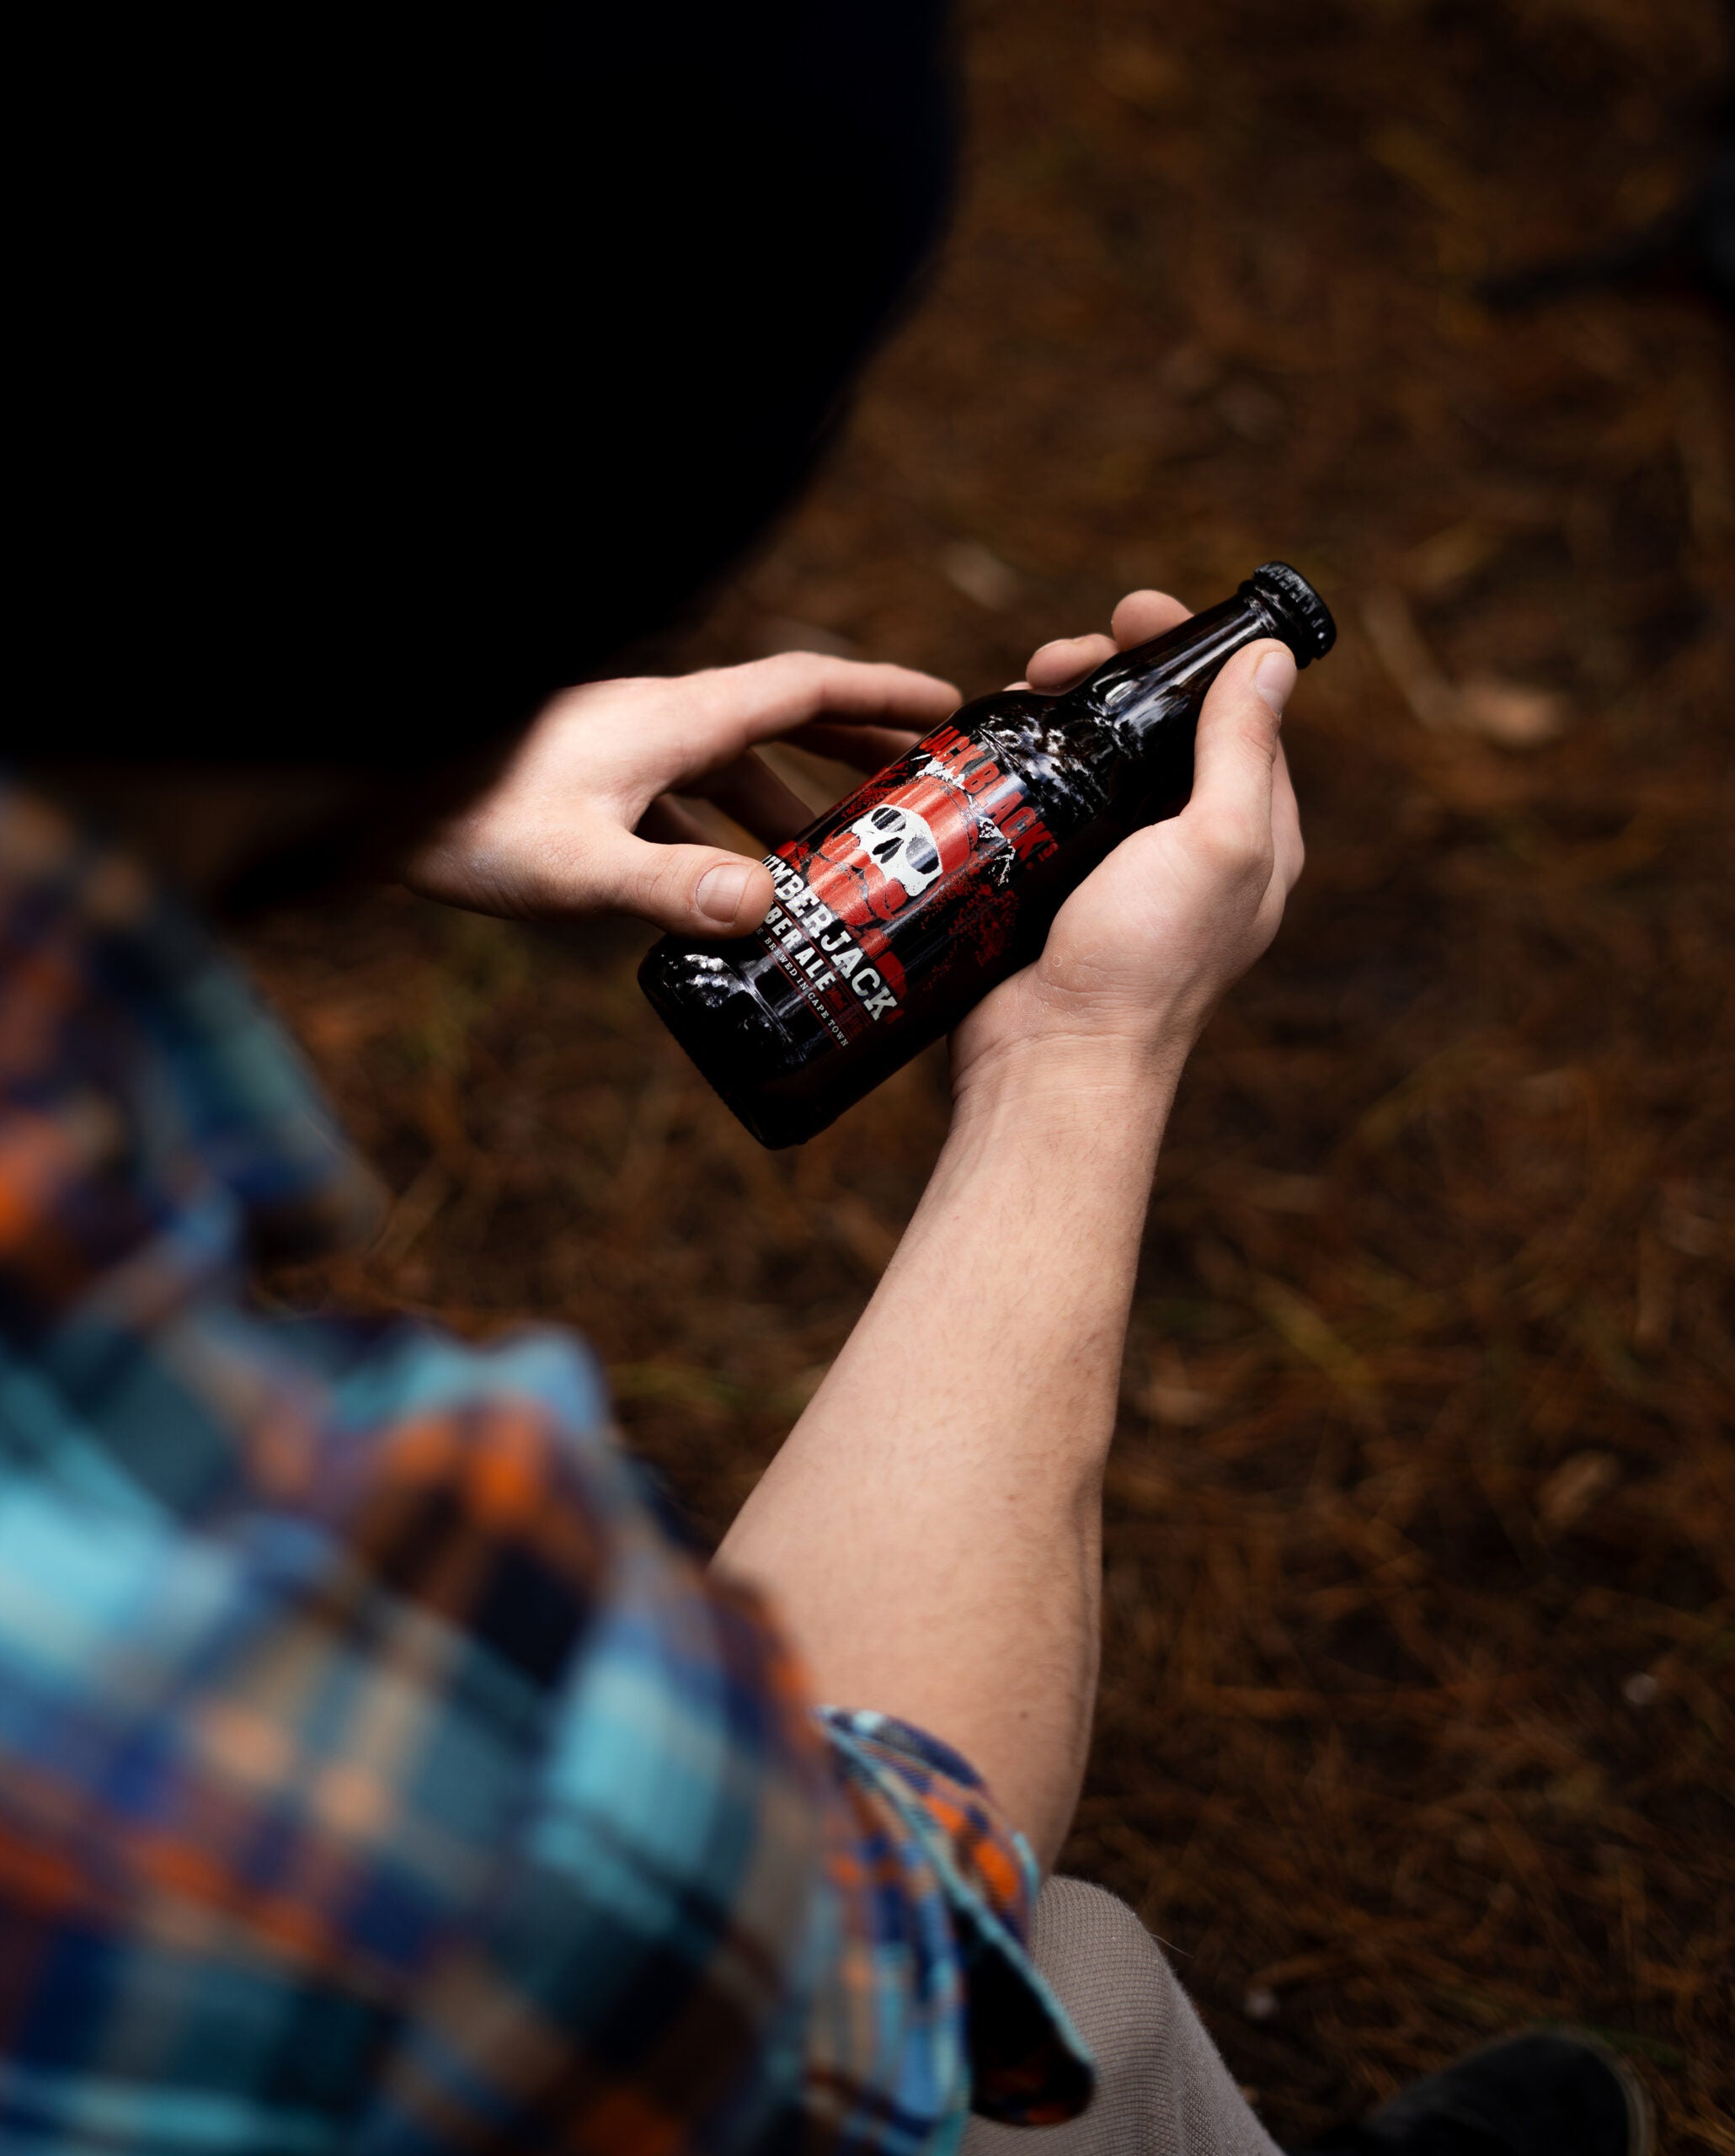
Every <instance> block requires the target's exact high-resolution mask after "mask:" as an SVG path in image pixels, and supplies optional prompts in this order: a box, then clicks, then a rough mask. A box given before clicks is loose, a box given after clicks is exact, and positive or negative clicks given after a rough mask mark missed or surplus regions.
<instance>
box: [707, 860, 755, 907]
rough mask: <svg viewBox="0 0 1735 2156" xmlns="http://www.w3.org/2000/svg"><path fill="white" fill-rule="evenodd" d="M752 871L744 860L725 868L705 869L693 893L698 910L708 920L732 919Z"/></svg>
mask: <svg viewBox="0 0 1735 2156" xmlns="http://www.w3.org/2000/svg"><path fill="white" fill-rule="evenodd" d="M752 873H753V871H752V869H751V868H750V867H748V865H747V863H746V862H745V861H743V862H739V863H736V864H734V865H732V866H731V867H727V868H708V869H707V870H706V872H705V873H704V874H703V875H702V877H701V878H699V888H698V889H697V891H695V892H694V894H693V896H694V898H695V899H697V901H698V906H699V911H700V912H701V913H702V914H703V915H705V916H706V918H707V920H709V921H724V922H728V921H733V920H734V917H735V915H736V913H737V912H738V911H739V908H740V904H741V894H742V893H743V892H744V891H745V889H746V888H747V879H748V878H749V877H750V875H751V874H752Z"/></svg>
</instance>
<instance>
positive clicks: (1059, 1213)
mask: <svg viewBox="0 0 1735 2156" xmlns="http://www.w3.org/2000/svg"><path fill="white" fill-rule="evenodd" d="M1171 1091H1172V1084H1171V1082H1170V1081H1168V1080H1166V1079H1165V1078H1162V1077H1160V1076H1157V1075H1154V1074H1153V1072H1152V1071H1151V1070H1150V1066H1149V1065H1148V1063H1142V1062H1141V1063H1137V1064H1135V1063H1134V1061H1133V1059H1126V1060H1124V1062H1117V1061H1115V1060H1114V1059H1113V1058H1112V1057H1110V1056H1109V1055H1108V1054H1106V1053H1099V1052H1097V1051H1096V1050H1094V1049H1093V1050H1092V1051H1091V1052H1090V1054H1089V1055H1088V1057H1086V1056H1085V1055H1084V1054H1083V1053H1082V1052H1080V1054H1077V1055H1076V1056H1068V1055H1066V1054H1060V1053H1057V1052H1048V1053H1045V1054H1044V1056H1043V1057H1042V1058H1039V1059H1038V1058H1034V1057H1033V1058H1032V1059H1030V1064H1029V1067H1028V1068H1027V1069H1023V1070H1017V1071H1014V1072H1012V1073H1011V1074H1009V1075H1007V1076H1006V1078H1005V1079H1004V1080H1003V1081H996V1082H995V1083H994V1084H992V1085H991V1086H988V1085H985V1086H982V1087H980V1088H979V1089H978V1090H977V1091H975V1092H974V1094H973V1095H972V1096H969V1097H967V1098H966V1099H965V1101H964V1102H963V1103H962V1104H961V1106H960V1108H959V1111H958V1118H957V1120H956V1122H955V1124H954V1127H953V1133H952V1135H951V1137H950V1138H949V1139H948V1143H947V1145H946V1148H945V1150H944V1151H943V1153H942V1155H941V1158H940V1161H939V1163H938V1165H937V1168H936V1170H935V1172H934V1176H933V1178H932V1182H930V1184H929V1186H928V1189H927V1192H926V1195H925V1196H924V1198H923V1199H922V1202H921V1206H920V1207H919V1208H918V1209H917V1212H916V1217H915V1219H913V1220H912V1221H911V1223H910V1228H909V1230H908V1232H907V1233H906V1235H905V1238H904V1241H903V1242H902V1244H901V1245H900V1247H899V1250H898V1251H897V1254H896V1256H895V1257H894V1259H893V1260H892V1262H891V1264H890V1266H889V1267H888V1268H887V1271H886V1273H885V1276H884V1278H883V1279H882V1281H881V1282H880V1284H879V1287H878V1290H877V1292H876V1293H875V1294H874V1296H873V1300H872V1302H871V1303H870V1304H869V1305H868V1310H867V1311H866V1313H865V1314H864V1315H863V1316H862V1321H861V1323H860V1324H859V1325H858V1326H857V1328H856V1330H855V1331H854V1332H853V1333H852V1334H851V1337H850V1340H849V1342H848V1343H847V1344H846V1347H845V1348H844V1351H843V1353H841V1355H840V1356H839V1358H838V1359H837V1361H836V1362H835V1364H834V1365H833V1366H832V1369H831V1370H830V1373H829V1374H828V1375H827V1377H826V1379H825V1383H824V1385H822V1386H821V1387H820V1389H819V1392H818V1393H817V1394H816V1395H815V1396H814V1400H813V1401H812V1404H811V1405H810V1406H809V1408H808V1411H807V1412H806V1413H805V1414H804V1415H803V1417H802V1418H801V1420H800V1422H798V1424H797V1425H796V1427H795V1428H794V1429H793V1431H792V1432H791V1433H790V1435H789V1438H788V1439H787V1442H786V1443H785V1444H784V1446H783V1448H782V1451H781V1452H780V1453H779V1454H778V1455H777V1459H776V1460H774V1461H773V1462H772V1464H771V1468H770V1469H769V1470H768V1471H767V1473H766V1476H765V1477H764V1479H763V1480H762V1481H761V1483H760V1485H759V1487H758V1488H757V1489H756V1490H755V1492H754V1494H753V1496H752V1497H750V1499H749V1500H748V1502H747V1503H746V1505H745V1507H744V1508H743V1509H742V1512H741V1514H740V1516H739V1518H738V1519H737V1520H736V1522H735V1524H734V1527H733V1528H732V1529H730V1532H729V1535H728V1537H727V1538H726V1540H725V1541H724V1543H723V1548H722V1550H721V1552H720V1553H719V1561H721V1562H723V1563H724V1564H726V1565H727V1566H729V1567H730V1568H732V1569H734V1570H735V1571H737V1572H741V1573H744V1574H745V1575H747V1576H749V1577H752V1578H754V1579H755V1580H757V1581H759V1582H761V1583H762V1584H763V1585H764V1586H765V1587H766V1588H767V1589H768V1590H769V1591H770V1593H771V1594H772V1596H773V1597H774V1598H775V1600H776V1602H777V1606H778V1609H779V1611H780V1613H781V1615H782V1619H783V1621H784V1622H785V1623H786V1624H787V1625H788V1626H789V1628H790V1629H791V1630H792V1632H793V1636H794V1638H795V1641H796V1643H797V1645H798V1647H799V1649H800V1651H801V1652H802V1654H803V1657H804V1658H805V1660H806V1662H807V1663H808V1665H809V1669H810V1671H811V1673H812V1674H813V1677H814V1681H815V1683H816V1684H817V1686H818V1688H819V1693H820V1695H821V1696H822V1697H824V1698H825V1699H828V1700H833V1701H835V1702H837V1703H839V1704H841V1705H851V1706H863V1707H876V1708H878V1709H881V1710H884V1711H885V1712H887V1713H890V1714H894V1715H898V1716H902V1717H903V1718H905V1719H906V1720H908V1721H913V1722H916V1723H917V1724H918V1725H920V1726H921V1727H923V1728H926V1729H927V1730H930V1731H931V1732H932V1733H933V1734H934V1735H935V1736H937V1737H941V1738H942V1739H943V1740H945V1741H946V1742H948V1743H951V1744H953V1745H954V1746H956V1747H957V1748H958V1750H959V1751H961V1752H962V1753H964V1755H965V1756H966V1757H967V1758H969V1759H970V1760H971V1762H972V1763H973V1764H974V1765H975V1766H976V1767H977V1769H979V1770H980V1772H981V1773H982V1774H983V1775H984V1776H985V1778H986V1780H988V1782H989V1784H990V1786H991V1787H992V1788H993V1789H994V1790H995V1791H996V1795H997V1796H998V1797H999V1798H1000V1800H1001V1802H1002V1803H1003V1804H1004V1805H1005V1806H1006V1809H1007V1811H1008V1812H1010V1814H1011V1816H1012V1818H1013V1820H1014V1821H1015V1822H1016V1823H1017V1825H1019V1826H1020V1827H1022V1828H1023V1829H1024V1831H1025V1832H1026V1833H1028V1835H1029V1837H1030V1838H1031V1840H1032V1842H1033V1844H1034V1845H1035V1847H1036V1849H1037V1852H1038V1855H1039V1856H1040V1857H1041V1858H1042V1859H1043V1860H1044V1861H1045V1862H1046V1861H1048V1860H1051V1859H1052V1858H1053V1856H1054V1854H1055V1852H1056V1851H1057V1849H1058V1848H1059V1845H1060V1840H1061V1838H1063V1836H1064V1835H1065V1831H1066V1828H1067V1825H1068V1823H1069V1822H1070V1817H1071V1813H1072V1809H1073V1806H1074V1804H1075V1802H1076V1797H1077V1791H1078V1785H1079V1780H1080V1777H1081V1774H1082V1771H1083V1764H1084V1755H1085V1750H1086V1745H1087V1743H1088V1741H1089V1733H1090V1721H1091V1711H1092V1703H1093V1700H1094V1695H1095V1690H1096V1674H1097V1629H1098V1578H1099V1569H1100V1559H1099V1552H1100V1541H1101V1488H1102V1466H1103V1462H1104V1460H1105V1457H1106V1455H1107V1452H1108V1443H1109V1439H1110V1438H1111V1436H1112V1434H1113V1427H1114V1412H1115V1401H1116V1397H1117V1394H1118V1384H1119V1375H1120V1367H1121V1356H1122V1351H1123V1347H1124V1339H1125V1332H1126V1321H1127V1310H1128V1305H1129V1299H1130V1297H1131V1294H1132V1285H1133V1276H1134V1269H1135V1267H1136V1264H1137V1260H1138V1251H1139V1243H1140V1235H1141V1233H1142V1230H1143V1227H1144V1222H1145V1210H1146V1206H1147V1203H1148V1201H1149V1196H1150V1178H1151V1173H1152V1170H1153V1168H1154V1166H1155V1164H1156V1148H1157V1142H1158V1139H1159V1137H1160V1135H1161V1128H1162V1123H1163V1119H1164V1118H1165V1116H1166V1113H1167V1110H1168V1105H1169V1099H1170V1095H1171Z"/></svg>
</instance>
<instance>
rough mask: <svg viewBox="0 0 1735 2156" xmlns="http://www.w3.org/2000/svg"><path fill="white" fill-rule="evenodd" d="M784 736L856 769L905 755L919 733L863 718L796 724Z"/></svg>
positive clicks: (867, 768)
mask: <svg viewBox="0 0 1735 2156" xmlns="http://www.w3.org/2000/svg"><path fill="white" fill-rule="evenodd" d="M784 739H786V740H788V741H791V742H793V744H795V746H796V747H797V748H798V749H806V750H810V751H811V752H812V753H813V755H816V756H827V757H829V758H830V760H831V761H832V762H833V763H835V764H848V765H849V766H851V769H852V770H855V771H878V770H880V769H881V767H882V766H884V765H886V764H889V763H893V762H894V761H895V760H896V759H897V758H898V757H900V756H906V755H909V753H910V750H912V749H913V748H914V747H915V746H916V743H917V742H918V741H919V740H921V734H913V733H911V732H910V729H909V728H907V727H902V726H871V725H869V724H868V723H867V722H866V721H865V720H864V721H863V722H862V724H861V725H859V726H851V725H847V724H845V723H838V722H832V721H827V720H820V721H819V722H817V723H815V724H814V725H812V726H802V727H798V728H796V730H795V732H794V733H793V734H786V735H785V736H784Z"/></svg>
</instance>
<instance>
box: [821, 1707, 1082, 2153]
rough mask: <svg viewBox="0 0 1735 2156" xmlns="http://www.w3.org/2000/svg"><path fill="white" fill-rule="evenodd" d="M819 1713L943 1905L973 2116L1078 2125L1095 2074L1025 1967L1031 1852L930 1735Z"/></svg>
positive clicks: (867, 1716)
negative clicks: (953, 1940) (924, 1867)
mask: <svg viewBox="0 0 1735 2156" xmlns="http://www.w3.org/2000/svg"><path fill="white" fill-rule="evenodd" d="M818 1711H819V1721H820V1722H821V1723H822V1725H823V1726H825V1730H826V1732H827V1734H828V1736H829V1737H830V1741H831V1745H832V1748H833V1750H834V1752H835V1753H836V1754H838V1755H839V1757H840V1758H841V1760H842V1761H843V1762H844V1763H845V1764H846V1766H847V1769H848V1770H849V1771H850V1772H851V1774H853V1775H854V1776H855V1777H856V1778H857V1779H858V1780H862V1782H864V1783H866V1784H867V1785H868V1786H869V1787H870V1788H872V1789H873V1790H874V1791H875V1792H876V1793H877V1794H878V1796H880V1797H881V1798H882V1799H883V1800H884V1801H885V1802H887V1803H888V1804H889V1805H890V1806H892V1808H893V1810H894V1812H896V1813H897V1815H898V1817H899V1819H900V1822H901V1823H902V1824H903V1826H904V1827H905V1828H906V1830H907V1831H908V1832H909V1833H910V1835H911V1836H912V1837H913V1838H915V1839H916V1841H918V1842H919V1843H920V1844H921V1849H922V1851H923V1853H924V1854H925V1855H926V1858H927V1859H928V1861H929V1862H930V1863H931V1864H932V1866H933V1868H934V1870H935V1873H936V1874H937V1877H938V1879H939V1881H940V1885H941V1887H942V1891H943V1892H944V1894H945V1896H946V1899H947V1903H948V1906H949V1908H950V1910H951V1913H952V1916H953V1922H954V1924H955V1926H956V1929H957V1935H958V1951H959V1954H960V1956H961V1959H962V1961H963V1963H964V1983H965V1991H966V1998H967V2009H966V2010H967V2015H968V2041H969V2055H970V2068H971V2076H972V2085H973V2093H972V2098H971V2108H972V2109H973V2110H974V2111H979V2112H980V2113H981V2114H982V2115H983V2116H985V2117H986V2118H990V2119H997V2120H999V2121H1001V2123H1002V2124H1004V2125H1007V2126H1057V2125H1059V2124H1060V2123H1061V2122H1062V2121H1064V2120H1066V2119H1070V2118H1076V2117H1077V2116H1078V2115H1079V2113H1080V2112H1081V2111H1083V2110H1084V2108H1085V2106H1086V2105H1087V2104H1088V2103H1089V2102H1090V2100H1091V2095H1092V2090H1093V2089H1094V2088H1095V2086H1096V2068H1095V2067H1094V2065H1093V2063H1092V2059H1091V2055H1090V2053H1089V2052H1088V2051H1086V2048H1085V2047H1084V2044H1083V2042H1082V2041H1081V2039H1080V2037H1079V2036H1078V2034H1077V2032H1076V2030H1075V2029H1074V2028H1073V2026H1072V2024H1071V2023H1070V2021H1069V2020H1068V2019H1067V2017H1066V2013H1065V2009H1064V2008H1063V2007H1062V2006H1061V2004H1060V2001H1059V1999H1056V1998H1055V1996H1054V1993H1053V1992H1052V1991H1051V1990H1050V1989H1049V1986H1048V1984H1047V1983H1046V1982H1045V1981H1044V1978H1043V1977H1042V1975H1041V1973H1040V1972H1038V1969H1037V1967H1036V1964H1035V1963H1034V1962H1033V1961H1032V1960H1031V1958H1030V1952H1029V1945H1028V1942H1029V1938H1030V1920H1031V1916H1032V1913H1033V1910H1034V1908H1035V1906H1036V1897H1037V1894H1038V1891H1039V1889H1040V1887H1041V1884H1042V1880H1041V1874H1040V1872H1039V1871H1038V1867H1037V1863H1036V1859H1035V1857H1034V1856H1033V1854H1032V1853H1031V1849H1030V1845H1029V1844H1028V1842H1027V1841H1026V1840H1025V1838H1024V1837H1023V1836H1022V1834H1021V1833H1018V1831H1017V1828H1014V1827H1012V1825H1011V1824H1010V1823H1009V1822H1007V1821H1006V1820H1005V1819H1004V1818H1002V1817H1001V1816H1000V1814H999V1812H997V1811H996V1808H995V1806H994V1803H993V1801H992V1799H991V1798H990V1796H989V1795H988V1793H987V1790H985V1788H984V1786H983V1784H982V1780H981V1777H980V1775H979V1774H977V1772H976V1770H975V1769H974V1767H972V1766H971V1765H970V1764H969V1761H968V1760H967V1759H964V1758H961V1757H960V1756H959V1755H958V1753H956V1752H954V1751H953V1750H952V1748H950V1746H949V1745H945V1744H942V1743H941V1742H940V1741H939V1740H938V1738H937V1737H930V1736H928V1735H927V1733H926V1732H925V1731H923V1730H919V1729H914V1728H912V1727H911V1726H910V1725H909V1724H908V1723H907V1722H901V1721H893V1720H892V1719H891V1717H890V1716H887V1715H881V1714H873V1713H871V1712H867V1711H863V1710H858V1709H852V1708H843V1707H821V1708H820V1709H819V1710H818Z"/></svg>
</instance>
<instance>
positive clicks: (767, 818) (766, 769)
mask: <svg viewBox="0 0 1735 2156" xmlns="http://www.w3.org/2000/svg"><path fill="white" fill-rule="evenodd" d="M693 791H695V792H697V793H699V794H700V795H701V796H702V798H703V799H705V800H707V801H714V802H715V803H717V805H718V808H719V809H722V810H723V814H725V815H728V816H733V817H734V819H735V821H736V822H737V823H738V824H739V825H740V826H741V828H742V829H743V830H748V831H751V832H752V833H753V834H754V835H755V837H756V838H761V839H763V840H764V841H765V842H766V845H767V846H781V845H782V843H783V841H784V840H785V839H793V837H794V836H795V834H796V833H797V832H798V831H804V830H806V829H807V827H808V825H809V824H810V823H812V821H813V820H814V812H813V810H812V809H809V807H808V805H807V803H805V802H804V801H803V799H802V798H801V796H800V795H799V794H798V793H795V792H792V791H791V790H790V788H789V787H787V786H786V785H785V784H784V783H783V782H782V779H780V778H779V777H778V776H777V773H776V772H775V771H772V770H771V768H770V766H768V765H766V764H764V763H761V760H759V758H758V757H757V756H755V755H745V756H738V757H737V758H736V759H735V760H734V763H732V764H726V765H724V766H723V769H722V770H721V771H718V773H717V774H716V775H715V776H714V777H712V778H707V780H705V781H704V782H703V783H702V785H701V786H699V787H696V788H694V789H693Z"/></svg>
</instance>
